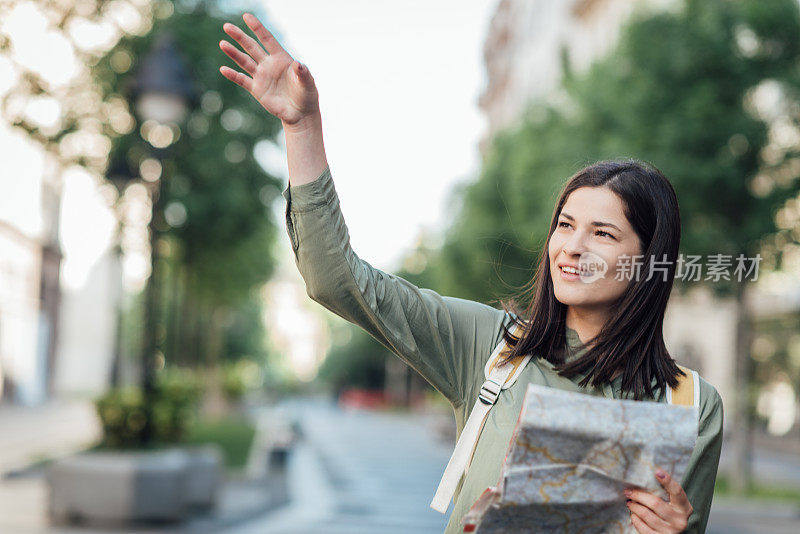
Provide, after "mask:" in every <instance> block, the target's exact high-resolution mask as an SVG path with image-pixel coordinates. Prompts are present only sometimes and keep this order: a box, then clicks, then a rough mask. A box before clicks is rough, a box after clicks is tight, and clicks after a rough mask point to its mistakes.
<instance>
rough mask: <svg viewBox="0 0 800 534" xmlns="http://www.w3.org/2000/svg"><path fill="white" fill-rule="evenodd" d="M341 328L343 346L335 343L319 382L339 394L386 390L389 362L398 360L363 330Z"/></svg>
mask: <svg viewBox="0 0 800 534" xmlns="http://www.w3.org/2000/svg"><path fill="white" fill-rule="evenodd" d="M338 328H339V330H338V332H337V335H340V336H341V337H342V338H343V339H342V342H341V343H339V344H337V343H334V345H333V347H332V348H331V350H330V351H329V352H328V354H327V356H326V357H325V361H324V362H323V363H322V365H321V366H320V369H319V372H318V375H317V376H318V378H319V379H320V380H322V381H323V382H326V383H328V384H329V385H330V386H331V388H332V389H333V391H334V392H336V393H339V392H341V391H342V390H343V389H345V388H348V387H359V388H368V389H380V388H383V386H384V381H385V379H386V368H385V366H386V363H385V362H386V358H387V357H388V358H395V357H396V356H394V355H393V354H391V353H390V352H389V351H388V350H387V349H386V348H385V347H384V346H383V345H381V344H380V343H378V341H376V340H375V338H373V337H372V336H370V335H369V334H367V333H366V332H365V331H364V330H362V329H360V328H357V327H355V326H352V325H350V324H347V325H340V326H338ZM348 338H349V339H348Z"/></svg>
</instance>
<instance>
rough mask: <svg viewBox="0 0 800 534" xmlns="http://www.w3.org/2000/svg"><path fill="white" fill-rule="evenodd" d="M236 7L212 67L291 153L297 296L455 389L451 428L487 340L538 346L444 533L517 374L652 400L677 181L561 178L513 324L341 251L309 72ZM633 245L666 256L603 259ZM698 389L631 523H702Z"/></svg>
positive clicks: (517, 400) (665, 373)
mask: <svg viewBox="0 0 800 534" xmlns="http://www.w3.org/2000/svg"><path fill="white" fill-rule="evenodd" d="M243 18H244V22H245V23H246V25H247V26H248V27H249V28H250V29H251V30H252V31H253V33H254V34H255V35H256V36H257V38H258V41H256V40H255V39H253V38H251V37H250V36H249V35H247V34H246V33H245V32H243V31H242V30H241V29H240V28H239V27H237V26H235V25H233V24H225V25H224V27H223V30H224V31H225V32H226V33H227V34H228V35H229V36H230V37H231V38H233V39H234V40H235V41H236V42H237V43H239V45H240V46H241V47H242V49H243V50H244V52H242V51H241V50H239V49H238V48H236V47H235V46H233V45H232V44H231V43H229V42H227V41H224V40H223V41H221V42H220V47H221V49H222V51H223V52H225V54H227V55H228V56H229V57H230V58H231V59H232V60H233V61H234V62H235V63H236V64H237V65H238V66H239V67H240V68H241V69H242V71H243V72H239V71H236V70H234V69H231V68H228V67H221V68H220V72H221V73H222V75H223V76H225V77H226V78H228V79H229V80H231V81H232V82H235V83H237V84H238V85H240V86H241V87H243V88H244V89H245V90H247V91H248V92H249V93H250V94H251V95H252V96H253V98H255V99H256V100H257V101H258V102H259V103H260V104H261V105H262V106H263V107H264V109H266V110H267V111H268V112H269V113H271V114H273V115H275V116H276V117H278V118H279V119H280V120H281V121H282V123H283V129H284V134H285V136H286V148H287V154H288V160H289V161H288V163H289V187H288V188H287V189H286V191H285V192H284V197H285V198H286V201H287V208H286V224H287V227H288V232H289V236H290V238H291V243H292V247H293V249H294V253H295V258H296V261H297V265H298V268H299V269H300V272H301V274H302V276H303V278H304V279H305V282H306V287H307V291H308V294H309V296H310V297H311V298H312V299H314V300H315V301H317V302H319V303H321V304H322V305H323V306H325V307H326V308H328V309H329V310H331V311H333V312H334V313H336V314H338V315H340V316H342V317H344V318H345V319H347V320H349V321H351V322H353V323H355V324H357V325H359V326H361V327H362V328H364V329H365V330H367V331H368V332H369V333H370V334H371V335H373V336H374V337H375V338H377V339H378V340H379V341H380V342H381V343H383V344H384V345H385V346H387V347H388V348H389V349H391V350H392V351H393V352H395V353H396V354H397V355H398V356H400V357H401V358H402V359H403V360H404V361H406V362H407V363H408V364H409V365H411V366H412V367H413V368H414V369H416V370H417V371H418V372H419V373H420V374H421V375H422V376H423V377H425V378H426V379H427V380H428V381H429V382H430V383H431V384H432V385H433V386H434V387H435V388H436V389H437V390H438V391H439V392H441V393H442V394H443V395H444V396H445V397H446V398H447V399H448V400H449V401H450V402H451V403H452V405H453V409H454V413H455V417H456V423H457V426H458V432H459V434H460V433H461V431H462V430H463V428H464V424H465V421H466V419H467V417H468V416H469V411H470V408H471V407H472V406H473V404H474V403H475V401H476V398H477V395H478V392H479V389H480V387H481V384H482V383H483V380H484V374H483V370H484V365H485V363H486V360H487V358H488V356H489V354H490V353H491V352H492V350H493V349H494V348H495V346H497V345H498V343H500V342H501V341H502V340H503V339H506V340H507V341H508V342H509V344H511V345H513V346H514V349H513V351H512V353H511V354H510V356H509V357H510V358H515V357H517V356H519V355H524V354H533V355H534V356H535V357H534V358H533V359H532V360H531V361H530V363H529V364H528V365H527V366H526V367H525V369H524V371H523V373H522V375H520V376H519V378H518V379H517V381H516V382H515V383H514V385H513V386H511V387H510V388H509V389H507V390H504V391H503V392H502V393H501V394H500V396H499V398H498V400H497V403H496V405H495V406H494V408H493V409H492V411H491V412H490V414H489V417H488V419H487V421H486V424H485V426H484V428H483V431H482V433H481V435H480V439H479V440H478V443H477V445H476V448H475V453H474V457H473V462H472V464H471V466H470V468H469V470H468V471H467V474H466V476H464V477H462V479H461V482H460V484H459V486H458V488H457V489H456V493H455V497H454V501H455V508H454V510H453V513H452V515H451V517H450V521H449V523H448V525H447V529H446V532H447V533H455V532H460V530H461V528H460V521H461V518H462V516H463V515H464V513H465V512H466V511H467V510H468V509H469V508H470V506H471V505H472V504H473V503H474V501H475V500H476V499H477V498H478V496H479V495H480V494H481V493H482V492H483V490H484V489H485V488H487V487H488V486H492V485H494V484H496V483H497V478H498V476H499V473H500V468H501V465H502V462H503V458H504V455H505V453H506V449H507V446H508V442H509V439H510V435H511V431H512V429H513V428H514V425H515V423H516V420H517V416H518V414H519V410H520V407H521V403H522V398H523V395H524V392H525V388H526V385H527V384H528V383H537V384H542V385H546V386H550V387H556V388H561V389H566V390H570V391H577V392H581V393H586V394H591V395H599V396H604V397H609V398H616V399H621V398H634V399H639V400H650V401H656V402H665V397H666V393H665V392H666V391H667V390H668V389H669V387H671V386H675V385H676V384H677V380H678V377H679V376H680V375H681V374H682V372H681V371H680V370H679V369H678V367H677V366H676V364H675V362H674V361H673V360H672V358H671V357H670V356H669V354H668V352H667V350H666V348H665V346H664V341H663V337H662V323H663V317H664V311H665V309H666V304H667V299H668V298H669V294H670V290H671V288H672V281H673V278H674V274H675V261H676V259H677V255H678V242H679V240H680V217H679V213H678V204H677V200H676V198H675V193H674V191H673V189H672V187H671V186H670V184H669V182H668V181H667V180H666V178H664V176H663V175H662V174H661V173H660V172H659V171H657V170H656V169H654V168H652V167H650V166H647V165H644V164H641V163H638V162H635V161H624V162H601V163H598V164H595V165H592V166H590V167H587V168H586V169H583V170H581V171H579V172H578V173H577V174H576V175H575V176H573V177H572V178H571V179H570V180H569V181H568V183H567V184H566V186H565V189H564V191H563V192H562V194H561V196H560V198H559V200H558V202H557V204H556V207H555V212H554V216H553V220H552V223H551V225H550V235H549V238H548V241H547V246H546V247H545V249H544V252H543V253H542V256H541V258H540V260H539V268H538V273H537V275H536V277H535V278H534V280H533V281H532V283H531V285H530V291H531V299H530V300H531V304H530V306H529V308H528V309H527V310H526V311H525V313H523V314H522V316H523V317H526V318H527V319H528V320H527V321H526V322H524V323H522V324H524V329H523V331H522V333H521V334H520V336H519V338H517V337H514V336H512V335H511V334H510V329H511V327H512V326H513V325H514V323H515V321H517V319H515V317H517V315H516V314H510V313H508V312H506V311H500V310H497V309H495V308H492V307H490V306H486V305H484V304H480V303H477V302H471V301H466V300H461V299H457V298H450V297H443V296H440V295H439V294H437V293H435V292H434V291H431V290H428V289H420V288H418V287H416V286H414V285H413V284H411V283H409V282H407V281H406V280H403V279H401V278H398V277H396V276H393V275H391V274H387V273H384V272H382V271H380V270H378V269H375V268H373V267H372V266H370V265H369V264H368V263H367V262H365V261H363V260H361V259H360V258H359V257H358V256H357V255H356V254H355V253H354V252H353V250H352V249H351V248H350V241H349V236H348V231H347V227H346V226H345V222H344V219H343V217H342V213H341V211H340V209H339V199H338V197H337V195H336V191H335V189H334V185H333V181H332V178H331V173H330V169H329V167H328V163H327V160H326V156H325V148H324V145H323V139H322V121H321V118H320V110H319V105H318V94H317V90H316V87H315V84H314V79H313V77H312V76H311V74H310V72H309V71H308V69H307V68H306V67H305V66H304V65H302V64H300V63H299V62H297V61H295V60H293V59H292V57H291V56H290V55H289V54H288V53H287V52H286V51H285V50H284V49H283V48H282V47H281V45H280V44H279V43H278V42H277V41H276V40H275V38H274V37H273V36H272V35H271V34H270V32H269V31H268V30H267V29H266V28H265V27H264V26H263V25H262V24H261V23H260V22H259V21H258V20H257V19H256V18H255V17H254V16H252V15H250V14H245V15H244V17H243ZM637 255H642V256H644V259H645V260H648V259H649V258H653V259H655V260H656V261H657V262H661V263H657V264H656V265H661V266H663V265H666V266H667V267H665V268H664V269H662V271H663V272H661V271H658V270H657V269H652V270H648V269H646V268H642V269H641V272H640V273H639V276H635V274H636V273H635V271H634V272H632V273H631V274H633V275H634V276H622V277H620V276H616V275H615V274H616V273H617V271H618V268H619V267H621V266H624V265H625V262H626V261H627V259H630V258H631V257H634V256H637ZM589 263H591V264H592V265H595V266H600V267H602V266H604V265H605V267H606V268H607V271H606V274H605V276H594V275H592V276H591V278H592V279H591V280H587V278H586V276H583V275H580V274H573V273H574V268H577V267H583V266H585V265H586V264H589ZM645 265H647V264H645ZM570 271H573V273H571V272H570ZM651 272H652V274H653V275H652V276H648V273H651ZM510 307H511V308H512V309H513V303H511V306H510ZM699 392H700V405H699V411H700V421H699V436H698V440H697V443H696V446H695V450H694V452H693V454H692V456H691V459H690V461H689V465H688V468H687V471H686V473H685V475H684V476H683V478H682V480H681V481H678V480H675V479H673V478H671V477H670V474H669V473H666V472H663V471H661V470H657V471H656V472H655V473H654V476H656V478H657V479H658V481H659V482H660V483H661V484H662V485H663V487H664V488H665V490H666V492H667V494H668V496H669V500H668V501H667V500H663V499H662V498H660V497H658V496H657V495H655V494H653V493H650V492H647V491H644V490H634V491H632V492H631V493H630V495H628V499H629V502H628V506H629V508H630V511H631V522H632V524H633V525H634V526H635V528H636V529H637V530H638V531H639V532H642V533H652V532H684V531H689V532H702V531H704V530H705V525H706V521H707V519H708V512H709V508H710V506H711V498H712V494H713V489H714V480H715V478H716V473H717V465H718V463H719V454H720V447H721V439H722V403H721V401H720V397H719V395H718V394H717V392H716V390H715V389H714V387H713V386H711V385H710V384H708V382H706V381H705V380H700V384H699ZM531 531H536V526H535V525H531Z"/></svg>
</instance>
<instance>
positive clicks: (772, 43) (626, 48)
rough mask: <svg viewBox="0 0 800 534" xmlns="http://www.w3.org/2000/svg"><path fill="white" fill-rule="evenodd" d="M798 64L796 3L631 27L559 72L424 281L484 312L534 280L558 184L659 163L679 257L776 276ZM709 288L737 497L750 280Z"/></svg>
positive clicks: (790, 198) (744, 444)
mask: <svg viewBox="0 0 800 534" xmlns="http://www.w3.org/2000/svg"><path fill="white" fill-rule="evenodd" d="M798 66H800V15H799V14H798V6H797V2H796V1H794V0H776V1H774V2H761V1H758V0H742V1H737V2H734V1H720V2H703V1H701V0H687V1H686V2H685V3H684V6H683V9H681V10H673V11H668V12H660V13H657V14H642V15H639V16H635V17H634V18H633V19H632V20H631V21H630V23H629V24H628V25H627V27H626V29H625V30H624V31H623V32H622V36H621V38H620V41H619V43H618V46H617V48H616V49H615V50H613V52H612V53H611V54H610V55H609V56H608V57H607V58H606V59H603V60H601V61H598V62H597V63H596V64H594V65H593V67H592V68H591V69H590V70H589V72H588V73H586V74H585V75H580V76H577V75H572V74H571V73H570V72H569V69H566V72H565V82H564V95H562V96H564V97H565V98H564V99H563V102H562V103H561V104H560V105H544V104H537V105H535V106H534V107H532V108H531V109H530V110H529V111H528V113H527V115H526V120H525V121H524V122H523V124H522V125H521V126H520V127H518V128H516V129H513V130H510V131H508V132H505V133H503V134H500V135H498V136H497V138H496V139H495V140H494V144H493V146H492V147H491V150H490V151H489V153H488V154H487V157H486V160H485V163H484V168H483V170H482V173H481V176H480V178H479V180H478V181H477V182H476V183H474V184H472V185H469V186H468V187H466V188H465V189H464V191H463V193H462V195H461V198H462V199H463V207H462V210H461V213H460V215H459V216H458V217H457V219H456V222H455V223H454V224H453V225H452V226H451V228H450V229H449V231H448V235H447V238H446V241H445V244H444V246H443V248H442V250H441V253H440V255H439V257H438V258H436V259H435V260H434V261H433V262H432V263H433V264H434V266H433V268H432V269H433V274H432V275H431V276H433V277H434V278H435V279H436V280H437V281H438V284H439V285H438V287H439V288H440V289H441V290H442V291H443V292H446V293H448V294H453V295H457V296H462V297H466V298H473V299H478V300H482V301H491V300H493V299H495V298H497V297H501V296H504V295H508V294H512V293H513V292H514V288H515V287H519V286H521V285H522V284H524V283H525V282H527V281H528V280H529V279H530V277H531V275H532V274H533V270H532V269H533V263H534V259H535V257H534V252H540V251H541V247H542V245H543V244H544V242H545V239H546V237H547V235H546V232H547V230H548V228H549V224H548V223H549V220H550V217H551V216H552V210H553V205H554V201H555V194H556V193H557V191H558V189H559V188H560V186H561V185H562V184H563V182H564V180H565V179H566V178H567V177H568V176H570V175H571V174H572V173H573V172H574V171H576V170H578V169H579V168H580V167H582V166H583V165H584V164H587V163H590V162H592V161H595V160H598V159H605V158H614V157H635V158H639V159H644V160H647V161H650V162H652V163H654V164H655V165H656V166H658V167H659V168H660V169H661V170H662V171H663V172H664V173H665V174H666V175H667V176H668V177H669V179H670V181H671V182H672V184H673V186H674V188H675V190H676V192H677V195H678V199H679V202H680V207H681V214H682V221H683V226H682V240H681V252H682V253H683V254H697V255H702V256H704V257H707V256H708V255H711V254H725V255H729V256H730V258H731V259H732V261H733V265H734V266H735V262H736V258H737V257H738V256H739V255H743V256H744V257H745V258H754V257H756V255H757V254H759V253H760V254H761V255H762V256H763V258H764V260H763V261H762V263H761V265H760V266H759V267H760V269H762V270H763V269H765V268H766V269H770V268H775V267H777V266H778V265H779V264H780V260H781V254H782V251H783V250H784V249H785V247H786V245H787V244H792V243H797V242H798V241H800V199H798V192H800V183H799V182H798V175H800V158H799V157H798V156H800V128H798V126H799V123H798V121H800V93H799V92H798V90H800V69H799V68H798ZM747 266H748V267H749V266H750V264H749V263H748V265H747ZM732 272H733V270H732V269H731V274H732ZM704 275H705V273H704ZM749 279H752V274H751V276H750V277H749ZM703 282H704V283H708V282H706V281H703ZM678 284H680V282H678ZM709 285H710V286H711V287H712V288H713V290H714V291H715V292H717V293H719V294H732V295H733V296H734V297H735V298H736V300H737V302H738V310H739V312H738V324H737V331H738V333H737V368H738V370H737V375H738V380H737V389H738V393H739V395H738V399H737V409H736V410H734V416H735V417H736V419H737V423H736V424H735V425H733V426H732V428H734V429H736V432H737V433H738V434H739V435H738V437H737V443H738V444H739V446H738V447H737V450H738V451H739V453H738V459H737V462H735V465H736V466H738V467H739V468H740V472H739V473H738V476H737V477H736V479H737V481H738V485H739V487H740V488H743V487H744V486H746V485H747V484H748V483H749V473H748V471H747V466H748V465H749V464H748V462H747V461H746V458H747V457H748V443H749V441H748V440H749V438H748V430H747V429H748V428H749V421H750V408H749V406H748V388H749V386H750V380H749V378H750V376H751V369H750V357H749V345H750V338H751V336H750V333H749V329H750V324H751V319H750V317H749V315H748V308H747V306H745V302H746V292H747V288H748V286H749V284H748V283H737V281H736V277H735V276H733V275H732V276H731V280H730V281H727V282H726V281H725V280H720V281H719V282H714V283H711V284H709Z"/></svg>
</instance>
